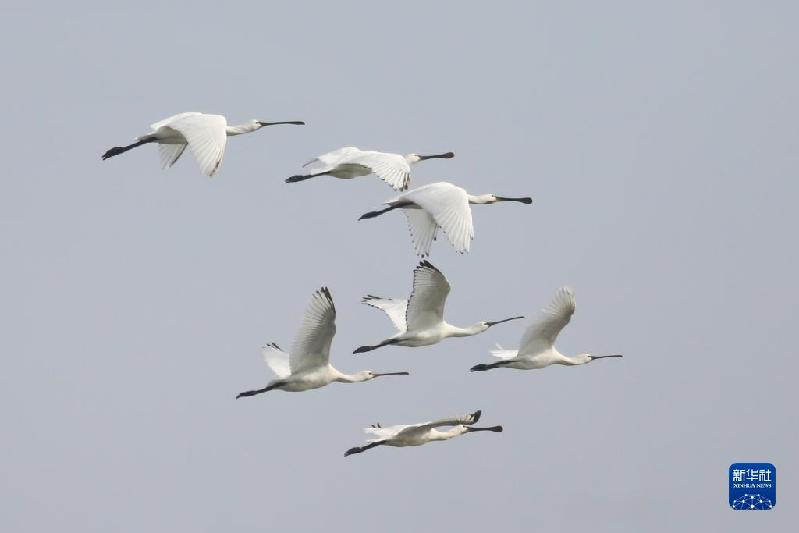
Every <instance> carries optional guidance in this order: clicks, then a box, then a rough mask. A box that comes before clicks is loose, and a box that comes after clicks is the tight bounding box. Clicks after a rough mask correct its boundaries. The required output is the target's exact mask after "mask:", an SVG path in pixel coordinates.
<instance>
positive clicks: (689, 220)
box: [0, 1, 799, 533]
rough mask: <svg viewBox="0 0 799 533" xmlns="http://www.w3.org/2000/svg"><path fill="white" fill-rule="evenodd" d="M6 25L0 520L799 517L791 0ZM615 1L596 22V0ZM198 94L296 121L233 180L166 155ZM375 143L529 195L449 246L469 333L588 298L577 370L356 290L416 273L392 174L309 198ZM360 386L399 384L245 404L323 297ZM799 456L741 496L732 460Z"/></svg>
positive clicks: (380, 523)
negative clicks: (397, 331) (471, 417)
mask: <svg viewBox="0 0 799 533" xmlns="http://www.w3.org/2000/svg"><path fill="white" fill-rule="evenodd" d="M259 4H260V5H259V6H258V7H252V8H251V9H243V8H237V7H233V6H232V5H231V3H220V2H213V3H211V2H200V1H196V2H191V3H186V4H185V5H183V6H180V7H179V6H177V5H174V4H172V3H169V5H167V3H154V4H152V5H147V3H146V2H145V3H142V2H134V3H126V4H124V6H123V7H116V3H113V2H104V3H97V4H88V3H85V4H82V3H80V2H77V3H69V4H68V5H62V4H61V3H58V4H56V3H53V4H52V5H50V6H47V5H46V3H43V4H42V5H41V6H40V7H39V8H34V7H28V6H27V5H26V4H24V3H4V4H3V7H2V8H0V15H2V17H0V47H2V50H3V51H4V52H3V54H2V57H3V59H2V73H3V76H2V89H0V94H2V95H3V104H4V105H3V116H4V122H5V124H6V126H5V128H3V129H2V130H0V142H2V146H3V147H4V149H3V167H4V168H3V175H4V179H3V192H2V194H0V224H1V225H0V232H2V233H1V237H2V239H1V240H0V246H1V248H0V259H2V265H3V266H2V272H3V276H2V281H0V284H1V286H2V300H0V301H2V304H0V313H2V315H0V318H2V322H3V324H4V325H5V326H4V328H3V334H2V346H3V350H2V351H3V354H2V357H1V358H0V420H2V425H3V432H2V438H0V530H2V531H7V532H51V531H76V532H81V533H90V532H108V531H114V532H142V531H147V532H179V531H181V532H182V531H185V532H206V531H207V532H220V531H231V532H232V531H319V530H322V529H323V528H324V530H325V531H341V532H361V531H376V530H383V531H430V530H436V529H437V530H453V529H455V528H456V527H457V528H458V530H460V531H485V530H486V529H488V528H490V529H491V530H493V531H524V532H529V531H570V530H582V531H585V530H591V531H595V532H604V531H608V532H617V531H674V530H677V529H682V530H686V531H689V530H692V531H722V530H723V531H755V530H757V531H788V530H792V529H793V528H794V527H795V525H796V523H797V519H798V518H799V513H798V512H797V497H799V490H797V485H798V484H799V479H797V477H798V476H797V468H798V467H799V458H798V456H797V450H798V449H799V438H798V437H799V431H798V430H797V422H799V421H798V420H797V415H796V405H797V400H798V398H797V393H796V380H797V372H798V371H799V364H797V355H798V354H797V348H796V346H797V342H799V341H797V338H796V335H795V331H796V330H795V328H796V318H797V312H796V302H797V298H798V297H799V284H798V283H797V280H796V273H797V271H799V252H798V251H797V228H798V227H799V210H798V209H797V207H796V202H797V200H796V199H797V194H798V193H799V186H797V168H798V167H799V151H798V150H797V142H798V141H799V107H797V102H796V99H797V94H799V75H798V74H797V60H798V59H799V58H798V57H797V54H798V53H799V43H797V36H796V21H797V17H798V16H799V8H797V5H796V3H794V2H787V1H786V2H779V1H773V2H765V3H755V2H726V1H725V2H721V1H719V2H709V1H708V2H695V1H678V2H637V1H636V2H633V1H630V2H602V3H599V2H587V1H586V2H525V3H521V2H520V3H518V4H510V3H502V2H491V3H481V4H479V5H480V7H479V8H475V7H467V6H466V3H465V2H457V3H454V2H453V3H449V4H445V3H439V4H436V5H433V3H432V2H413V1H406V2H401V3H392V4H390V5H389V4H382V3H377V2H364V3H362V4H355V3H350V2H340V1H339V2H335V3H333V2H330V3H324V4H323V3H321V2H318V3H315V4H313V5H311V4H306V5H303V4H302V3H301V2H286V3H281V4H279V5H278V4H276V3H272V2H262V3H259ZM600 4H601V5H600ZM182 111H203V112H208V113H221V114H224V115H226V116H227V117H228V121H229V122H230V123H233V124H235V123H240V122H244V121H246V120H249V119H253V118H257V119H261V120H267V121H275V120H304V121H306V122H307V126H304V127H294V126H281V127H274V128H267V129H265V130H262V131H259V132H257V133H254V134H251V135H247V136H242V137H236V138H233V139H231V140H230V143H229V145H228V147H227V152H226V156H225V160H224V162H223V164H222V166H221V169H220V171H219V173H218V174H217V176H216V177H215V178H213V179H209V178H206V177H204V176H202V175H201V174H200V172H199V171H198V168H197V165H196V163H195V162H194V161H193V159H192V158H191V157H190V156H184V158H183V159H182V160H181V161H179V162H178V163H177V164H176V166H175V167H173V168H172V169H170V170H168V171H161V170H160V169H159V166H158V156H157V149H156V147H154V146H144V147H142V148H137V149H136V150H134V151H131V152H128V153H126V154H124V155H123V156H120V157H117V158H113V159H110V160H108V161H101V160H100V155H101V154H102V153H103V152H104V151H105V150H106V149H107V148H109V147H111V146H114V145H119V144H124V143H127V142H130V139H132V138H133V137H135V136H137V135H142V134H144V133H146V132H147V131H148V129H149V128H148V125H149V124H150V123H151V122H155V121H156V120H159V119H162V118H164V117H167V116H169V115H172V114H174V113H178V112H182ZM348 145H354V146H359V147H361V148H364V149H378V150H385V151H392V152H400V153H406V152H418V153H436V152H442V151H448V150H452V151H454V152H455V153H456V157H455V159H452V160H433V161H429V162H425V163H422V164H420V165H419V166H417V167H415V168H414V173H413V182H412V186H413V185H421V184H425V183H430V182H433V181H441V180H447V181H452V182H454V183H456V184H458V185H460V186H463V187H465V188H466V189H467V190H469V191H470V192H473V193H476V194H480V193H487V192H492V193H496V194H499V195H506V196H525V195H530V196H532V197H534V199H535V202H534V203H533V204H532V205H531V206H525V205H521V204H499V205H495V206H475V207H474V209H473V213H474V221H475V229H476V237H475V240H474V242H473V244H472V252H471V253H470V254H468V255H466V256H460V255H458V254H456V253H455V252H454V251H453V250H452V248H451V247H450V246H449V245H448V243H447V242H446V241H445V240H442V239H439V240H438V241H437V242H436V243H434V246H433V251H432V255H431V261H432V262H433V263H434V264H435V265H436V266H438V267H439V268H440V269H441V270H442V271H443V272H444V273H445V274H446V275H447V277H448V278H449V280H450V282H451V283H452V286H453V290H452V293H451V295H450V299H449V302H448V307H447V318H448V320H449V321H450V322H452V323H454V324H458V325H467V324H471V323H473V322H477V321H480V320H497V319H500V318H504V317H507V316H513V315H516V314H525V315H527V316H528V317H532V316H534V315H535V313H536V312H537V311H538V310H539V309H540V308H541V307H543V306H544V305H545V304H546V303H547V302H548V301H549V300H550V298H551V297H552V295H553V294H554V292H555V290H556V289H557V288H558V287H560V286H561V285H564V284H572V285H573V286H574V287H575V290H576V295H577V302H578V306H577V312H576V314H575V316H574V319H573V320H572V322H571V324H570V325H569V327H568V328H567V329H566V330H565V331H564V334H563V335H562V336H561V338H560V339H559V347H560V349H561V351H563V352H564V353H567V354H575V353H579V352H592V353H594V354H607V353H618V352H621V353H623V354H624V355H625V357H624V359H609V360H607V361H599V362H596V363H593V364H590V365H587V366H582V367H575V368H565V367H555V368H547V369H545V370H540V371H530V372H515V371H500V370H498V371H494V372H488V373H470V372H468V369H469V368H470V367H471V366H472V365H473V364H475V363H477V362H480V361H485V360H487V359H488V358H489V355H488V353H487V351H488V350H489V349H490V348H491V347H492V346H493V345H494V343H496V342H499V343H501V344H503V345H505V346H506V347H515V346H516V345H517V344H518V342H519V338H520V336H521V334H522V332H523V330H524V328H525V327H526V325H527V323H529V320H530V319H529V318H528V319H527V320H524V321H514V322H510V323H508V324H503V325H501V326H497V327H496V328H492V329H490V330H489V331H488V332H486V333H484V334H482V335H480V336H477V337H473V338H467V339H452V340H448V341H445V342H443V343H441V344H439V345H436V346H432V347H426V348H416V349H410V348H400V347H389V348H384V349H381V350H379V351H376V352H373V353H370V354H365V355H357V356H356V355H352V353H351V352H352V350H353V349H354V348H355V347H357V346H359V345H361V344H366V343H369V342H373V341H377V340H380V339H382V338H385V337H386V336H388V335H389V334H391V325H390V323H389V321H388V320H387V319H386V318H385V317H384V316H382V314H381V313H379V312H377V311H376V310H374V309H371V308H369V307H367V306H364V305H361V304H359V300H360V297H361V296H363V295H365V294H367V293H372V294H379V295H385V296H397V297H403V296H405V295H407V294H408V292H409V290H410V285H411V277H412V270H413V267H414V266H415V265H416V263H417V261H418V259H417V258H415V257H414V255H413V251H412V246H411V242H410V238H409V236H408V232H407V228H406V222H405V220H404V217H403V216H402V215H401V214H400V213H391V214H387V215H385V216H384V217H380V218H378V219H375V220H370V221H363V222H356V219H357V218H358V216H359V215H360V214H362V213H364V212H366V211H369V210H372V209H375V208H378V207H379V206H380V203H381V202H382V201H383V200H386V199H388V198H390V197H391V196H393V191H391V189H389V188H388V187H387V186H386V185H385V184H384V183H382V182H381V181H379V180H377V179H375V178H372V177H370V178H360V179H357V180H351V181H342V180H334V179H332V178H320V179H318V180H313V181H308V182H304V183H301V184H294V185H287V184H285V183H284V182H283V179H284V178H285V177H287V176H290V175H292V174H297V173H298V171H300V170H301V168H300V166H301V164H302V163H304V162H305V161H307V160H308V159H310V158H312V157H314V156H315V155H317V154H320V153H323V152H326V151H329V150H332V149H335V148H339V147H341V146H348ZM321 285H328V286H329V287H330V289H331V292H332V294H333V298H334V299H335V303H336V306H337V309H338V334H337V335H336V337H335V339H334V341H333V349H332V352H331V361H332V362H333V364H334V365H336V366H337V367H338V368H339V369H341V370H342V371H345V372H352V371H357V370H362V369H367V368H368V369H373V370H408V371H410V372H411V376H410V377H407V378H385V379H381V380H376V381H373V382H370V383H366V384H359V385H343V384H333V385H331V386H329V387H326V388H323V389H319V390H316V391H311V392H307V393H302V394H289V393H283V392H274V393H269V394H267V395H262V396H259V397H255V398H247V399H242V400H234V396H235V395H236V393H238V392H239V391H242V390H246V389H252V388H257V387H261V386H263V385H264V384H265V383H266V382H267V381H268V380H269V379H272V375H271V374H270V373H269V372H268V369H267V368H266V366H265V365H264V363H263V362H262V360H261V358H260V349H259V347H260V346H261V345H262V344H264V343H266V342H272V341H274V342H277V343H278V344H281V345H284V346H290V345H291V341H292V339H293V337H294V333H295V331H296V329H297V328H298V327H299V324H300V321H301V319H302V313H303V311H304V309H305V306H306V305H307V303H308V300H309V298H310V295H311V293H312V292H313V291H314V290H315V289H316V288H318V287H319V286H321ZM478 408H479V409H482V410H483V421H484V422H486V423H487V424H488V425H493V424H502V425H503V426H504V427H505V432H504V433H502V434H494V433H480V434H474V435H467V436H464V437H462V438H459V439H456V440H453V441H450V442H445V443H434V444H431V445H429V446H425V447H421V448H406V449H395V448H378V449H375V450H372V451H369V452H367V453H365V454H362V455H356V456H352V457H348V458H346V459H345V458H344V457H343V456H342V454H343V452H344V451H345V450H346V449H347V448H349V447H351V446H353V445H356V444H359V443H361V442H362V441H363V439H364V435H363V433H362V429H361V428H363V427H364V426H367V425H368V424H370V423H373V422H378V421H379V422H382V423H384V424H397V423H414V422H421V421H424V420H429V419H431V418H439V417H444V416H450V415H460V414H465V413H467V412H470V411H473V410H475V409H478ZM745 461H753V462H760V461H762V462H771V463H774V464H775V465H776V467H777V471H778V487H777V505H776V508H775V509H774V510H773V511H771V512H761V513H741V512H734V511H732V510H730V509H729V507H728V505H727V469H728V467H729V466H730V464H731V463H733V462H745Z"/></svg>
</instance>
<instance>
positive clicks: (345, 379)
mask: <svg viewBox="0 0 799 533" xmlns="http://www.w3.org/2000/svg"><path fill="white" fill-rule="evenodd" d="M332 372H333V376H335V377H334V378H333V380H334V381H337V382H339V383H360V382H362V381H365V380H364V378H363V377H362V376H359V375H358V374H344V373H343V372H339V371H338V370H336V369H335V368H333V369H332Z"/></svg>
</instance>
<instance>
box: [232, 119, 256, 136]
mask: <svg viewBox="0 0 799 533" xmlns="http://www.w3.org/2000/svg"><path fill="white" fill-rule="evenodd" d="M259 129H261V125H260V124H258V123H257V122H247V123H246V124H239V125H238V126H228V127H227V128H225V133H226V134H227V136H228V137H233V136H235V135H241V134H242V133H251V132H253V131H256V130H259Z"/></svg>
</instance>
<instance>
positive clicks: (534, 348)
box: [519, 287, 575, 356]
mask: <svg viewBox="0 0 799 533" xmlns="http://www.w3.org/2000/svg"><path fill="white" fill-rule="evenodd" d="M574 308H575V301H574V291H573V290H572V289H571V287H561V288H560V289H558V291H557V292H556V293H555V297H554V298H553V299H552V302H551V303H550V304H549V305H548V306H547V307H545V308H544V309H542V310H541V314H540V316H539V317H538V318H537V319H536V320H535V322H533V323H532V324H531V325H530V326H529V327H528V328H527V330H526V331H525V332H524V335H523V336H522V342H521V346H520V347H519V356H525V355H526V356H533V355H537V354H539V353H541V352H543V351H546V350H549V349H551V348H552V347H553V346H554V345H555V339H557V338H558V334H559V333H560V331H561V330H562V329H563V328H565V327H566V324H568V323H569V320H571V317H572V315H573V314H574Z"/></svg>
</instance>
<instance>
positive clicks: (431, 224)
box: [358, 182, 533, 257]
mask: <svg viewBox="0 0 799 533" xmlns="http://www.w3.org/2000/svg"><path fill="white" fill-rule="evenodd" d="M497 202H521V203H523V204H531V203H533V199H532V198H530V197H524V198H508V197H506V196H495V195H493V194H480V195H477V196H475V195H473V194H469V193H468V192H466V190H465V189H462V188H460V187H458V186H456V185H453V184H452V183H447V182H440V183H431V184H429V185H422V186H421V187H418V188H416V189H413V190H410V191H408V192H405V193H403V194H400V195H399V196H397V197H395V198H392V199H391V200H388V201H387V202H385V203H386V204H387V205H388V207H386V208H385V209H381V210H379V211H370V212H368V213H366V214H364V215H362V216H361V218H359V219H358V220H362V219H364V218H374V217H376V216H379V215H382V214H383V213H387V212H389V211H391V210H393V209H398V208H401V209H402V210H403V211H404V212H405V216H406V217H407V218H408V226H409V228H410V230H411V239H412V240H413V244H414V248H415V249H416V254H417V255H419V256H422V257H425V256H427V255H429V254H430V244H431V243H432V242H433V239H435V238H436V232H437V231H438V228H442V229H443V230H444V233H446V234H447V237H448V238H449V242H450V243H452V246H453V247H454V248H455V251H457V252H458V253H461V254H462V253H465V252H468V251H469V246H470V245H471V241H472V239H473V238H474V227H473V226H472V209H471V207H469V204H494V203H497Z"/></svg>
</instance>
